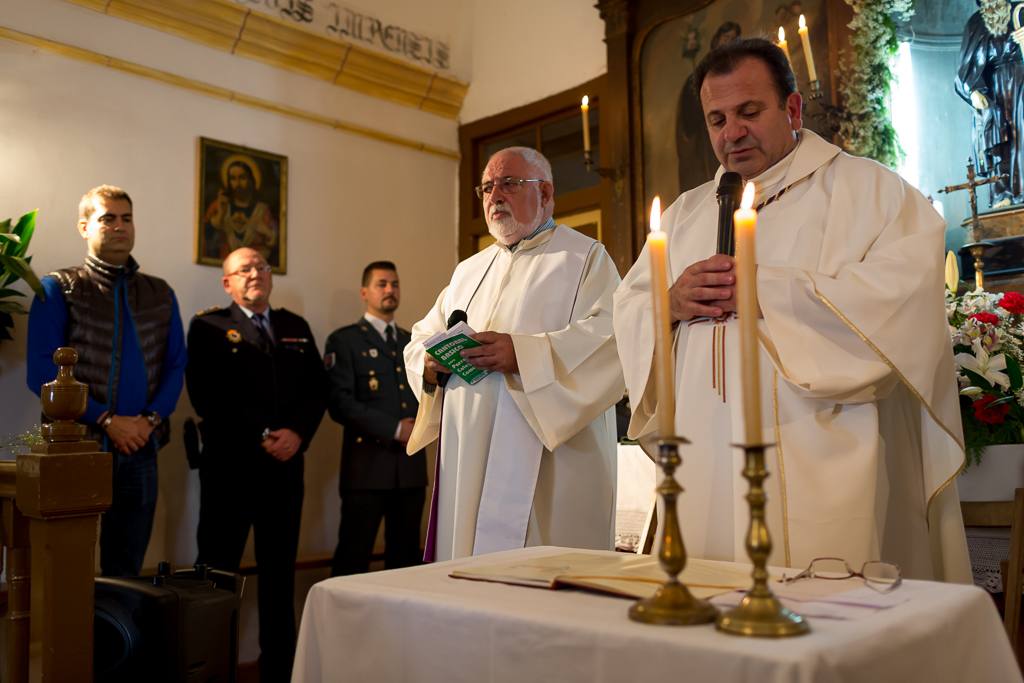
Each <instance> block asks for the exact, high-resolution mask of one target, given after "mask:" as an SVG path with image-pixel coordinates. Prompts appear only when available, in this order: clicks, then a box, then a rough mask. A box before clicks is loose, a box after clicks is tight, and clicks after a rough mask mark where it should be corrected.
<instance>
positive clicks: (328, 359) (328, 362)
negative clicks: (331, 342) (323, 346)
mask: <svg viewBox="0 0 1024 683" xmlns="http://www.w3.org/2000/svg"><path fill="white" fill-rule="evenodd" d="M334 359H335V356H334V351H331V352H330V353H325V354H324V369H326V370H330V369H331V368H333V367H334Z"/></svg>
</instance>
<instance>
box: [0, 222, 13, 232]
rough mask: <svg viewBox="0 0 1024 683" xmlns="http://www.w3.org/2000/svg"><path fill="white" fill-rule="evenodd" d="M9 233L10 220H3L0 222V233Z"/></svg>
mask: <svg viewBox="0 0 1024 683" xmlns="http://www.w3.org/2000/svg"><path fill="white" fill-rule="evenodd" d="M10 231H11V219H10V218H5V219H4V220H2V221H0V233H7V232H10Z"/></svg>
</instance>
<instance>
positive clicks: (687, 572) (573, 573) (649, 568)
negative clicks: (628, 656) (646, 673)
mask: <svg viewBox="0 0 1024 683" xmlns="http://www.w3.org/2000/svg"><path fill="white" fill-rule="evenodd" d="M449 576H451V577H453V578H456V579H471V580H474V581H494V582H497V583H509V584H513V585H517V586H532V587H535V588H562V587H566V588H568V587H571V588H582V589H584V590H590V591H597V592H600V593H609V594H612V595H619V596H622V597H627V598H646V597H650V596H651V595H654V592H655V591H656V590H658V587H659V586H661V585H662V584H663V583H665V580H666V578H667V577H666V575H665V572H663V571H662V570H661V567H660V566H659V564H658V557H657V555H634V554H632V553H629V554H626V553H617V554H614V555H611V554H590V553H582V552H580V553H575V552H568V553H559V554H556V555H547V556H544V557H536V558H528V559H522V560H517V561H513V562H498V563H495V564H492V565H484V566H477V567H473V568H472V569H456V570H455V571H453V572H452V573H451V574H449ZM679 578H680V580H681V581H682V582H683V583H685V584H686V585H687V586H688V587H689V589H690V591H691V592H692V593H693V594H694V595H695V596H696V597H698V598H708V597H711V596H713V595H719V594H721V593H728V592H730V591H734V590H737V589H746V588H749V587H750V584H751V578H750V567H749V566H746V565H737V564H734V563H732V562H716V561H714V560H698V559H690V560H688V561H687V563H686V568H685V569H684V570H683V573H682V576H680V577H679Z"/></svg>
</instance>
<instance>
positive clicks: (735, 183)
mask: <svg viewBox="0 0 1024 683" xmlns="http://www.w3.org/2000/svg"><path fill="white" fill-rule="evenodd" d="M715 194H716V195H717V197H718V250H717V253H719V254H728V255H729V256H733V255H734V254H735V252H736V239H735V236H734V235H733V225H732V221H733V213H734V212H735V211H736V209H737V207H738V206H739V204H740V195H741V194H743V179H742V178H741V177H740V174H739V173H734V172H732V171H728V172H727V173H723V174H722V179H721V180H719V181H718V190H716V192H715Z"/></svg>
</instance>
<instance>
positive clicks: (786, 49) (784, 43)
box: [775, 26, 793, 69]
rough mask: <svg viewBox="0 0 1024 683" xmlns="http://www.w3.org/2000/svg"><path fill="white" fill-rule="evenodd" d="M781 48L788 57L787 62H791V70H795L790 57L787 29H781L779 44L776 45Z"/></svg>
mask: <svg viewBox="0 0 1024 683" xmlns="http://www.w3.org/2000/svg"><path fill="white" fill-rule="evenodd" d="M775 44H776V45H778V46H779V49H780V50H782V51H783V53H785V55H786V61H787V62H789V68H790V69H792V68H793V60H792V59H790V57H789V43H788V42H787V41H786V29H784V28H782V27H781V26H780V27H779V42H777V43H775Z"/></svg>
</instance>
